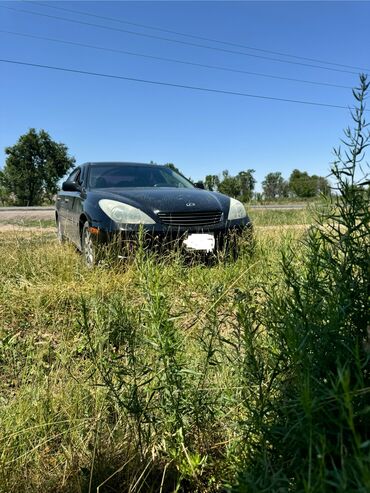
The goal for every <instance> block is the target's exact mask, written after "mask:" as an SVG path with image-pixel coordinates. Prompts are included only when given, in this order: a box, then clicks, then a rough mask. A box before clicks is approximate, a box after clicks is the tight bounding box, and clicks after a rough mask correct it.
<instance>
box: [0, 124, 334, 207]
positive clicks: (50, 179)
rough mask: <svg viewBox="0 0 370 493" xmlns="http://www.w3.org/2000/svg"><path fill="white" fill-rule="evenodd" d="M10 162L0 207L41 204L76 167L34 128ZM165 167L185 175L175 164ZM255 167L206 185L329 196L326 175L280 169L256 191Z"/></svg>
mask: <svg viewBox="0 0 370 493" xmlns="http://www.w3.org/2000/svg"><path fill="white" fill-rule="evenodd" d="M5 153H6V156H7V157H6V161H5V166H4V168H3V170H2V171H1V170H0V205H19V206H22V205H23V206H30V205H42V204H45V203H50V202H52V200H53V197H54V195H55V194H56V193H57V191H58V184H59V181H60V179H61V178H63V177H64V176H65V175H66V173H67V172H68V171H69V170H70V169H71V168H73V167H74V165H75V158H74V157H72V156H70V155H69V152H68V148H67V146H66V145H65V144H63V143H58V142H55V141H53V140H52V138H51V137H50V135H49V134H48V133H47V132H46V131H45V130H40V131H39V132H37V131H36V130H35V129H34V128H31V129H30V130H29V131H28V133H26V134H24V135H21V137H20V138H19V139H18V141H17V142H16V144H14V145H13V146H10V147H7V148H6V149H5ZM166 166H167V167H169V168H171V169H172V170H174V171H176V172H178V173H180V174H182V173H181V172H180V170H179V169H178V168H177V167H176V166H175V165H174V164H173V163H167V164H166ZM254 173H255V170H254V169H247V170H245V171H240V172H239V173H237V174H236V175H232V174H230V172H229V171H228V170H227V169H226V170H224V171H223V172H222V173H221V174H220V175H207V176H206V177H205V178H204V187H205V188H206V189H208V190H214V191H218V192H220V193H224V194H226V195H228V196H230V197H234V198H236V199H239V200H241V201H243V202H248V201H250V200H251V199H252V198H256V199H257V200H277V199H284V198H293V197H297V198H302V199H306V198H313V197H317V196H319V195H321V194H324V195H328V194H330V184H329V181H328V180H327V178H325V177H323V176H318V175H309V174H308V173H307V172H306V171H300V170H298V169H295V170H293V172H292V173H291V175H290V176H289V178H288V179H287V180H286V179H284V178H283V176H282V174H281V172H279V171H276V172H272V173H268V174H267V175H266V176H265V179H264V180H263V181H262V192H257V193H256V192H255V186H256V183H257V182H256V179H255V177H254Z"/></svg>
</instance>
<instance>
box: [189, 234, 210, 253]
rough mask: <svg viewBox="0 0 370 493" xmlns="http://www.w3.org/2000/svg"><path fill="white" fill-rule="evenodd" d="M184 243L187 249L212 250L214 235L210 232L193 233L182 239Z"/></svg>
mask: <svg viewBox="0 0 370 493" xmlns="http://www.w3.org/2000/svg"><path fill="white" fill-rule="evenodd" d="M184 245H185V246H186V248H188V249H189V250H203V251H206V252H212V251H213V250H214V248H215V237H214V236H213V235H212V234H206V233H193V234H190V235H189V236H188V237H187V238H186V240H184Z"/></svg>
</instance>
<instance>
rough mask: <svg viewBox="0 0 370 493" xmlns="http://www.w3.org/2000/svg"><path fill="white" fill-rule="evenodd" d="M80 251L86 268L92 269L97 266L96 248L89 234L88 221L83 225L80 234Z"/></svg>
mask: <svg viewBox="0 0 370 493" xmlns="http://www.w3.org/2000/svg"><path fill="white" fill-rule="evenodd" d="M81 251H82V255H83V257H84V260H85V262H86V265H87V266H88V267H94V265H96V264H97V246H96V243H95V241H94V238H93V235H92V234H91V232H90V225H89V223H88V221H86V222H85V224H84V225H83V228H82V232H81Z"/></svg>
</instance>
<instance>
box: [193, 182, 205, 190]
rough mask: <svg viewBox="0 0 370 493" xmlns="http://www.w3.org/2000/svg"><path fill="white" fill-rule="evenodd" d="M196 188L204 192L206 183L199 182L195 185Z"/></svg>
mask: <svg viewBox="0 0 370 493" xmlns="http://www.w3.org/2000/svg"><path fill="white" fill-rule="evenodd" d="M194 186H195V188H200V189H201V190H204V183H203V182H202V181H197V182H196V183H194Z"/></svg>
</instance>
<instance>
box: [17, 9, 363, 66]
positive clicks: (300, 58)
mask: <svg viewBox="0 0 370 493" xmlns="http://www.w3.org/2000/svg"><path fill="white" fill-rule="evenodd" d="M26 3H31V4H34V5H39V6H41V7H47V8H51V9H56V10H62V11H65V12H71V13H74V14H80V15H86V16H89V17H94V18H96V19H103V20H107V21H112V22H119V23H120V24H127V25H130V26H136V27H143V28H145V29H152V30H155V31H159V32H164V33H169V34H175V35H178V36H185V37H187V38H193V39H200V40H202V41H211V42H212V43H219V44H224V45H227V46H234V47H236V48H245V49H248V50H253V51H259V52H261V53H271V54H272V55H278V56H285V57H289V58H295V59H297V60H306V61H309V62H317V63H323V64H325V65H335V66H337V67H344V68H353V69H357V70H365V71H370V69H369V68H364V67H357V66H355V65H346V64H343V63H336V62H329V61H326V60H320V59H318V58H308V57H303V56H298V55H291V54H289V53H283V52H280V51H272V50H266V49H262V48H256V47H254V46H248V45H244V44H239V43H233V42H231V41H224V40H219V39H214V38H206V37H204V36H198V35H195V34H189V33H184V32H180V31H173V30H171V29H164V28H161V27H157V26H151V25H149V24H139V23H137V22H131V21H126V20H124V19H116V18H114V17H107V16H104V15H98V14H93V13H91V12H86V11H82V10H75V9H67V8H65V7H59V6H56V5H50V4H47V5H45V3H42V2H33V1H31V2H26Z"/></svg>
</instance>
